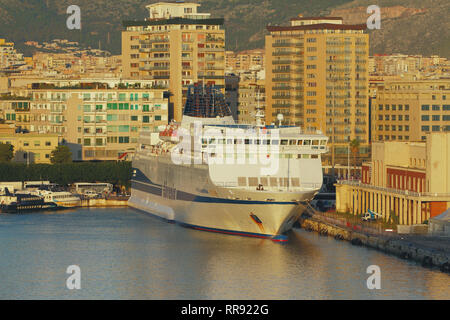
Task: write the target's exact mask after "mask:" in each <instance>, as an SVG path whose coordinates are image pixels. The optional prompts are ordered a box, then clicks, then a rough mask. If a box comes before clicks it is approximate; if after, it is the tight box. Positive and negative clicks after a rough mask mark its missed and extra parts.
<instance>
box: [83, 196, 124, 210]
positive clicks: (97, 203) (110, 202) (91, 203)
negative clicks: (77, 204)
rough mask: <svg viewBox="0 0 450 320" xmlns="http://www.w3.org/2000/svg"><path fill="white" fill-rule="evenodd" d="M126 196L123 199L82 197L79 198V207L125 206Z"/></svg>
mask: <svg viewBox="0 0 450 320" xmlns="http://www.w3.org/2000/svg"><path fill="white" fill-rule="evenodd" d="M127 206H128V198H123V199H84V200H81V207H96V208H98V207H103V208H108V207H127Z"/></svg>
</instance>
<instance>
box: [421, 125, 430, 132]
mask: <svg viewBox="0 0 450 320" xmlns="http://www.w3.org/2000/svg"><path fill="white" fill-rule="evenodd" d="M422 131H430V126H422Z"/></svg>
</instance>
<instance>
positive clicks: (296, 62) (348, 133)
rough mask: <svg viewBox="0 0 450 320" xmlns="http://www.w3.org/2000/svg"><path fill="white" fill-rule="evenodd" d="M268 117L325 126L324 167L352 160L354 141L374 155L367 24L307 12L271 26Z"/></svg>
mask: <svg viewBox="0 0 450 320" xmlns="http://www.w3.org/2000/svg"><path fill="white" fill-rule="evenodd" d="M267 29H268V31H269V32H270V35H267V36H266V50H265V52H266V96H267V112H266V119H267V121H268V122H269V123H271V122H277V120H276V119H277V116H278V115H279V114H282V115H283V116H284V120H283V123H284V124H290V125H297V126H301V127H303V128H304V129H305V130H307V131H314V130H321V131H323V132H324V133H325V134H326V135H327V136H329V137H330V140H329V143H330V151H331V152H330V154H328V155H325V157H323V161H324V166H325V168H327V167H328V168H330V166H333V165H336V164H341V165H347V149H348V148H347V147H348V144H349V142H350V141H352V140H354V139H358V140H359V141H360V150H359V154H360V156H361V157H362V159H364V156H366V157H367V156H368V154H369V146H368V144H369V138H368V137H369V121H368V120H369V118H368V117H369V113H368V111H369V110H368V55H369V36H368V34H366V33H364V30H365V29H366V25H347V24H343V21H342V18H336V17H302V16H301V15H299V16H298V17H296V18H293V19H291V25H290V26H268V27H267Z"/></svg>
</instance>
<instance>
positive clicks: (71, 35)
mask: <svg viewBox="0 0 450 320" xmlns="http://www.w3.org/2000/svg"><path fill="white" fill-rule="evenodd" d="M154 2H157V1H155V0H78V1H77V4H78V5H79V6H80V8H81V10H82V11H81V13H82V30H81V31H70V30H68V29H67V28H66V19H67V15H66V9H67V7H68V6H69V5H71V4H73V1H72V0H0V16H1V17H2V19H1V21H0V38H2V37H5V38H7V39H8V40H12V41H14V42H15V43H16V46H17V47H18V48H19V49H20V50H22V51H24V52H25V53H26V54H30V53H31V52H30V50H31V49H30V48H29V47H27V46H24V45H23V43H24V42H25V41H27V40H34V41H39V42H41V41H48V40H52V39H55V38H59V39H69V40H74V41H79V42H80V43H82V44H84V45H89V46H92V47H93V48H98V46H99V43H100V44H101V46H102V49H106V50H110V51H111V52H112V53H113V54H119V53H120V41H121V40H120V39H121V37H120V31H121V29H122V24H121V22H122V21H123V20H133V19H144V18H145V17H146V16H147V11H146V9H145V5H147V4H149V3H154ZM198 2H199V3H201V4H202V7H201V11H202V12H211V13H212V15H213V16H215V17H224V18H225V27H226V30H227V49H230V50H244V49H252V48H258V47H263V46H264V35H265V34H266V29H265V27H266V25H267V24H272V25H273V24H285V23H287V22H288V20H289V18H291V17H293V16H296V15H297V14H298V13H303V14H304V15H319V14H332V15H338V16H342V17H343V18H344V19H345V22H347V21H348V22H351V23H364V22H365V21H366V19H367V16H368V14H367V13H366V12H365V10H366V8H367V6H368V5H370V4H378V5H379V6H380V7H381V8H382V22H381V26H382V28H381V30H374V31H371V32H370V34H371V52H372V53H395V52H402V53H410V54H424V55H430V54H440V55H442V56H446V57H450V21H449V20H448V18H447V17H448V15H449V14H450V1H448V0H422V1H418V0H384V1H372V0H370V1H366V0H355V1H351V0H314V1H312V0H199V1H198Z"/></svg>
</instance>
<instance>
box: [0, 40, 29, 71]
mask: <svg viewBox="0 0 450 320" xmlns="http://www.w3.org/2000/svg"><path fill="white" fill-rule="evenodd" d="M20 64H24V59H23V54H21V53H18V52H17V51H16V49H14V43H12V42H6V40H5V39H0V69H6V68H10V67H14V66H16V65H20Z"/></svg>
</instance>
